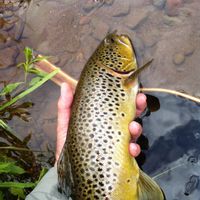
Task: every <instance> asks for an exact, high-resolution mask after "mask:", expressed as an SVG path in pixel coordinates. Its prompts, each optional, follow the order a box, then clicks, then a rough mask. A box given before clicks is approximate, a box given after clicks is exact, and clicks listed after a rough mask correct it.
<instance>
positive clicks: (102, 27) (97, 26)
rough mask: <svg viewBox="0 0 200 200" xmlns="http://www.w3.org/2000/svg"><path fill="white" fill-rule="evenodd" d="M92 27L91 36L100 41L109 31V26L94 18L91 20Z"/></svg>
mask: <svg viewBox="0 0 200 200" xmlns="http://www.w3.org/2000/svg"><path fill="white" fill-rule="evenodd" d="M92 26H93V31H92V36H93V37H94V38H95V39H97V40H99V41H101V40H102V39H103V38H104V37H105V36H106V35H107V33H108V31H109V25H108V24H107V23H106V22H104V21H102V20H99V19H97V18H94V19H93V20H92Z"/></svg>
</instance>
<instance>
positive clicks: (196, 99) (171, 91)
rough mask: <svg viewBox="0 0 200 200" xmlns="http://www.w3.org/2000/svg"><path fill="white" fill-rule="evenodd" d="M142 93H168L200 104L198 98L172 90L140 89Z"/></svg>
mask: <svg viewBox="0 0 200 200" xmlns="http://www.w3.org/2000/svg"><path fill="white" fill-rule="evenodd" d="M139 91H140V92H162V93H168V94H173V95H177V96H180V97H183V98H186V99H189V100H191V101H194V102H196V103H200V99H199V98H197V97H194V96H192V95H189V94H185V93H182V92H178V91H175V90H170V89H164V88H140V89H139Z"/></svg>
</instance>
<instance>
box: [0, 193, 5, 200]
mask: <svg viewBox="0 0 200 200" xmlns="http://www.w3.org/2000/svg"><path fill="white" fill-rule="evenodd" d="M0 200H4V194H3V192H2V191H0Z"/></svg>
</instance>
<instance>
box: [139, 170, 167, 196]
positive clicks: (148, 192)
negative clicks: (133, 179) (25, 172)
mask: <svg viewBox="0 0 200 200" xmlns="http://www.w3.org/2000/svg"><path fill="white" fill-rule="evenodd" d="M138 194H139V200H165V196H164V194H163V192H162V190H161V188H160V187H159V186H158V184H157V183H156V182H155V181H154V180H153V179H151V178H150V177H149V176H148V175H146V174H145V173H144V172H143V171H141V170H140V176H139V181H138Z"/></svg>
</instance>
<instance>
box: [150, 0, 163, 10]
mask: <svg viewBox="0 0 200 200" xmlns="http://www.w3.org/2000/svg"><path fill="white" fill-rule="evenodd" d="M165 3H166V0H153V5H154V6H155V7H156V8H159V9H162V8H164V6H165Z"/></svg>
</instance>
